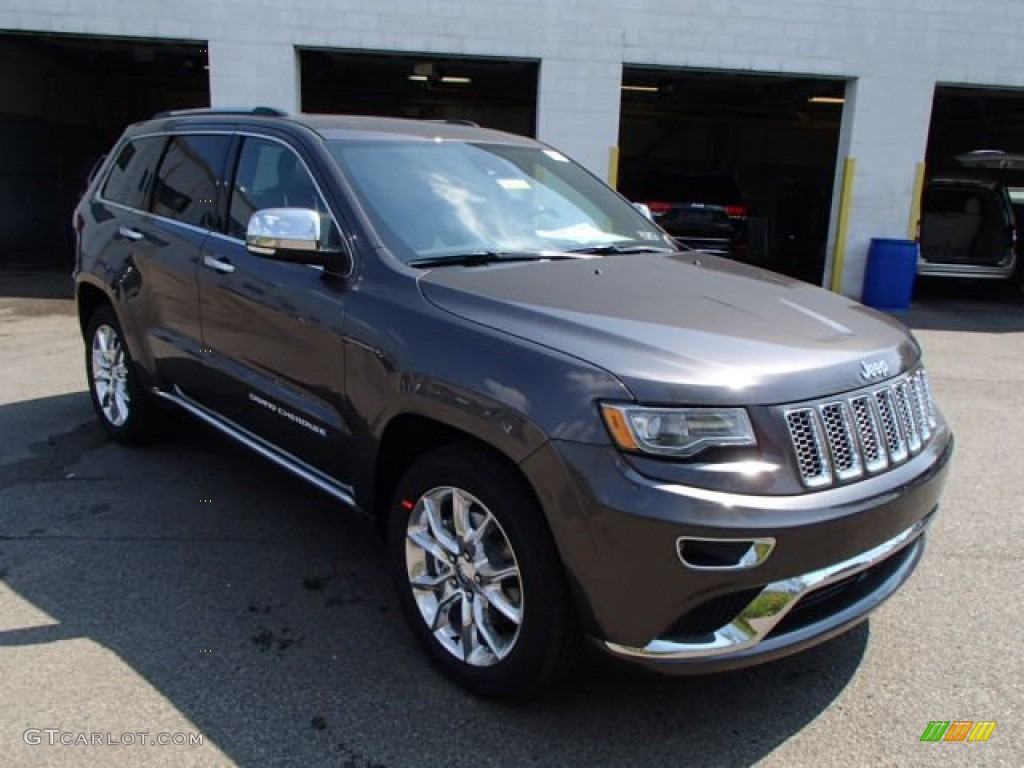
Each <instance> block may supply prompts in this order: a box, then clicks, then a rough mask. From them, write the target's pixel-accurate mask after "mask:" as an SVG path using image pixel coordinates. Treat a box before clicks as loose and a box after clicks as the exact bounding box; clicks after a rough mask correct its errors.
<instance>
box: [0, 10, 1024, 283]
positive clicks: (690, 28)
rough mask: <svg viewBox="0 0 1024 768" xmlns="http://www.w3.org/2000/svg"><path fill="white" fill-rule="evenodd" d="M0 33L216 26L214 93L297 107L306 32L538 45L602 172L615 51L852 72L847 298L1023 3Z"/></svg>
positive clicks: (513, 48)
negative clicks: (939, 104) (934, 124)
mask: <svg viewBox="0 0 1024 768" xmlns="http://www.w3.org/2000/svg"><path fill="white" fill-rule="evenodd" d="M0 29H9V30H32V31H52V32H69V33H87V34H109V35H127V36H133V37H175V38H186V39H195V40H202V41H207V40H208V41H210V49H211V50H210V58H211V61H210V70H211V71H210V76H211V93H212V97H213V101H214V103H215V104H224V105H238V104H252V103H259V104H268V105H273V106H281V107H284V108H286V109H289V110H294V109H296V107H297V105H298V77H297V72H296V70H297V66H296V56H295V53H294V47H295V46H318V47H323V46H330V47H338V48H348V49H379V50H387V49H391V50H401V51H422V52H430V53H452V54H480V55H492V56H512V57H520V58H534V59H538V60H540V61H541V76H540V78H541V82H540V92H539V104H538V134H539V136H540V138H542V139H543V140H545V141H548V142H550V143H552V144H555V145H557V146H559V147H561V148H562V149H564V150H565V151H566V152H568V153H569V154H572V155H573V156H575V157H577V158H578V159H580V160H581V161H582V162H584V163H585V164H586V165H588V166H589V167H590V168H591V169H592V170H594V171H596V172H598V173H600V174H604V173H606V171H607V162H608V148H609V147H610V146H611V145H613V144H615V143H617V134H618V108H619V85H620V78H621V65H622V63H629V64H655V65H664V66H673V67H700V68H710V69H725V70H738V71H769V72H784V73H793V74H807V75H829V76H836V77H843V78H850V79H855V80H856V85H855V86H854V88H853V89H852V91H851V93H855V98H852V99H851V100H850V101H849V102H848V104H847V114H846V116H845V119H844V123H843V124H844V135H843V137H842V139H841V150H842V154H846V153H849V154H851V155H853V156H854V157H856V159H857V174H856V177H855V186H854V197H853V204H852V209H851V219H850V230H849V239H848V242H847V260H846V264H845V268H844V270H843V292H844V293H847V294H848V295H858V294H859V291H860V282H861V279H862V274H863V265H864V260H865V256H866V252H867V244H868V242H869V240H870V238H871V237H872V236H884V237H903V236H905V235H906V231H907V218H908V212H909V200H910V191H911V188H912V185H913V179H914V170H915V166H916V163H917V162H919V161H920V160H921V159H922V158H923V156H924V151H925V141H926V138H927V131H928V121H929V117H930V111H931V100H932V94H933V88H934V85H935V83H936V82H939V83H955V84H977V85H998V86H1016V87H1024V67H1022V66H1021V65H1020V63H1021V62H1022V61H1024V1H1022V0H513V1H510V0H374V2H373V3H367V2H365V0H358V2H356V1H355V0H226V1H225V2H210V0H176V2H174V3H167V2H166V1H165V0H33V1H32V3H31V5H30V4H29V3H27V2H26V1H25V0H0ZM841 160H842V158H840V162H841Z"/></svg>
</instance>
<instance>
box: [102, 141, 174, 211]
mask: <svg viewBox="0 0 1024 768" xmlns="http://www.w3.org/2000/svg"><path fill="white" fill-rule="evenodd" d="M164 141H165V139H164V138H163V137H162V136H149V137H146V138H142V139H135V140H133V141H130V142H128V143H127V144H125V145H124V147H123V148H122V149H121V151H120V152H119V153H118V155H117V158H116V159H115V160H114V164H113V165H112V166H111V167H110V174H109V175H108V176H107V180H106V181H105V182H104V183H103V192H102V195H103V197H104V198H105V199H107V200H109V201H110V202H112V203H120V204H121V205H127V206H128V207H129V208H137V209H139V210H145V209H146V200H147V199H148V197H149V190H150V187H152V185H153V175H154V170H155V169H156V164H157V161H159V160H160V151H161V150H162V149H163V146H164Z"/></svg>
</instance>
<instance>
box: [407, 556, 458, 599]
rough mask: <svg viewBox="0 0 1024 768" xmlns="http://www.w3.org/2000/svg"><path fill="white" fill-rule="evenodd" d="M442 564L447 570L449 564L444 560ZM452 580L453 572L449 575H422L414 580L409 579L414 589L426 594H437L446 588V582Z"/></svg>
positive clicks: (449, 572)
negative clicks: (442, 588)
mask: <svg viewBox="0 0 1024 768" xmlns="http://www.w3.org/2000/svg"><path fill="white" fill-rule="evenodd" d="M441 564H442V565H444V566H445V567H446V568H447V563H445V562H444V561H443V560H442V561H441ZM449 578H451V571H450V570H449V571H448V573H421V574H420V575H419V576H416V577H414V578H412V579H409V584H411V585H412V588H413V589H418V590H421V591H424V592H436V591H437V590H439V589H440V588H441V587H443V586H444V584H445V582H446V581H448V579H449Z"/></svg>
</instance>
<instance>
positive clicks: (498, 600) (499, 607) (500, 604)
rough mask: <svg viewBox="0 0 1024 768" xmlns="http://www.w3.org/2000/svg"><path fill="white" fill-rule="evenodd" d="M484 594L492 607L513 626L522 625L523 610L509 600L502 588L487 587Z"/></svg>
mask: <svg viewBox="0 0 1024 768" xmlns="http://www.w3.org/2000/svg"><path fill="white" fill-rule="evenodd" d="M483 594H484V597H486V598H487V602H488V603H490V605H491V607H492V608H494V609H495V610H496V611H497V612H498V613H500V614H501V615H502V616H504V617H505V618H506V619H508V620H509V621H511V622H512V623H513V624H521V623H522V622H523V611H522V609H521V608H520V607H519V606H517V605H515V604H514V603H513V602H512V601H511V600H509V598H508V596H507V595H506V594H505V593H504V592H502V591H501V588H500V587H486V588H485V589H484V591H483Z"/></svg>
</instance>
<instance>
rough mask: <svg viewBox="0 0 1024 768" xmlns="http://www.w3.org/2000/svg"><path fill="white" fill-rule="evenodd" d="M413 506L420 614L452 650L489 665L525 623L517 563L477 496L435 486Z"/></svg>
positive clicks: (408, 557) (412, 552) (412, 550)
mask: <svg viewBox="0 0 1024 768" xmlns="http://www.w3.org/2000/svg"><path fill="white" fill-rule="evenodd" d="M402 504H403V506H407V507H408V506H411V508H412V511H411V512H410V514H409V523H408V526H407V529H406V540H405V564H406V573H407V575H408V578H409V586H410V587H411V588H412V590H413V597H414V598H415V600H416V605H417V606H418V607H419V610H420V615H421V616H422V617H423V620H424V621H425V622H426V624H427V627H428V628H429V629H430V631H431V632H432V633H433V634H434V638H435V639H436V640H437V641H438V642H439V643H440V644H441V645H442V647H444V649H445V650H446V651H448V653H450V654H452V656H454V657H455V658H457V659H460V660H462V661H464V662H466V663H467V664H469V665H470V666H474V667H488V666H491V665H492V664H496V663H498V662H499V661H501V660H502V659H504V658H505V657H506V656H507V655H508V654H509V653H510V652H511V651H512V649H513V648H514V647H515V644H516V640H517V639H518V638H519V630H520V628H521V626H522V623H523V589H522V584H521V582H520V576H519V564H518V563H517V562H516V556H515V553H514V552H513V551H512V546H511V544H510V543H509V540H508V536H506V535H505V531H504V530H503V529H502V527H501V524H500V523H498V521H497V520H496V519H495V517H494V515H492V514H491V512H490V510H488V509H487V507H485V506H484V505H483V504H482V503H481V502H480V500H479V499H477V498H476V497H474V496H472V495H471V494H469V493H466V492H465V491H463V490H460V489H458V488H452V487H441V488H435V489H433V490H431V491H428V492H427V493H425V494H423V495H422V496H421V497H420V498H419V500H418V501H416V503H415V505H412V504H411V502H408V501H403V502H402Z"/></svg>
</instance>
